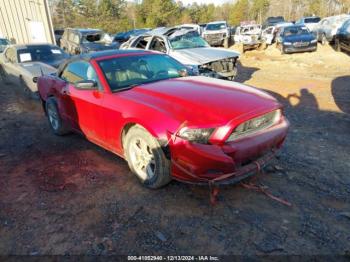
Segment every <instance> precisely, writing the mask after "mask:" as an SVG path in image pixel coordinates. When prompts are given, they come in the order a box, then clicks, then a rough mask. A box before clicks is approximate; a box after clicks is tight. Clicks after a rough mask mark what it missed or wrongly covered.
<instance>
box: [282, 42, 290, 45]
mask: <svg viewBox="0 0 350 262" xmlns="http://www.w3.org/2000/svg"><path fill="white" fill-rule="evenodd" d="M283 45H292V43H291V42H284V43H283Z"/></svg>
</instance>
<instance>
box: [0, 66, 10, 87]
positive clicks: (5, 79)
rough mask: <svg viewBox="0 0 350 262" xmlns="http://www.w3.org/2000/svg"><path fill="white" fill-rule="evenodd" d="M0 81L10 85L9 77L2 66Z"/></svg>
mask: <svg viewBox="0 0 350 262" xmlns="http://www.w3.org/2000/svg"><path fill="white" fill-rule="evenodd" d="M0 79H1V81H3V82H4V83H5V84H8V83H9V81H8V79H7V75H6V73H5V70H4V69H3V68H2V66H0Z"/></svg>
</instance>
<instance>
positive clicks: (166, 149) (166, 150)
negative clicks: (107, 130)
mask: <svg viewBox="0 0 350 262" xmlns="http://www.w3.org/2000/svg"><path fill="white" fill-rule="evenodd" d="M137 125H138V124H136V123H128V124H126V125H125V126H124V128H123V131H122V137H121V145H122V149H123V151H124V139H125V137H126V135H127V133H128V132H129V131H130V129H131V128H132V127H134V126H137ZM141 127H142V126H141ZM158 142H159V144H160V147H161V148H162V150H163V152H164V154H165V157H166V158H167V159H169V160H170V157H171V156H170V149H169V146H168V143H164V142H163V141H160V140H158Z"/></svg>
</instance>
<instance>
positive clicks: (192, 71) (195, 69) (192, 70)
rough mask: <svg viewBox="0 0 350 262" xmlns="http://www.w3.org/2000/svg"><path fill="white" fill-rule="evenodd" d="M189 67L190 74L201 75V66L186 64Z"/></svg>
mask: <svg viewBox="0 0 350 262" xmlns="http://www.w3.org/2000/svg"><path fill="white" fill-rule="evenodd" d="M186 67H187V69H188V70H189V72H190V75H196V76H197V75H199V67H198V65H186Z"/></svg>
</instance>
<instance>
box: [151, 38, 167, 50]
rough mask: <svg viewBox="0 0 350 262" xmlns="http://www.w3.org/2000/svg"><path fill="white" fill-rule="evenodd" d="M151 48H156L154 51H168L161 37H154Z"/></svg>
mask: <svg viewBox="0 0 350 262" xmlns="http://www.w3.org/2000/svg"><path fill="white" fill-rule="evenodd" d="M149 49H150V50H154V51H158V52H162V53H166V51H167V50H166V46H165V43H164V41H163V40H162V39H161V38H159V37H155V38H153V40H152V42H151V45H150V47H149Z"/></svg>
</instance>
